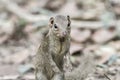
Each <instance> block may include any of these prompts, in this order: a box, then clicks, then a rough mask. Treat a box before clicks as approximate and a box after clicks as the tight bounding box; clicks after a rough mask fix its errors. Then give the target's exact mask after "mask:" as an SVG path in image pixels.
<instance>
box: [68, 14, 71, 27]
mask: <svg viewBox="0 0 120 80" xmlns="http://www.w3.org/2000/svg"><path fill="white" fill-rule="evenodd" d="M67 20H68V26H70V24H71V21H70V16H69V15H67Z"/></svg>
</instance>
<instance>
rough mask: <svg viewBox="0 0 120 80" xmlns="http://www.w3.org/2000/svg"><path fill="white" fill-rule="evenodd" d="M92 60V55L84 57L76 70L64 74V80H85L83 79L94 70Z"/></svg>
mask: <svg viewBox="0 0 120 80" xmlns="http://www.w3.org/2000/svg"><path fill="white" fill-rule="evenodd" d="M93 59H94V57H93V55H91V54H87V55H85V56H84V58H83V59H82V63H81V64H80V65H79V66H78V67H77V68H76V69H74V70H73V71H72V72H66V74H65V78H66V79H65V80H85V78H87V76H88V75H89V74H90V73H92V72H94V70H95V62H94V60H93Z"/></svg>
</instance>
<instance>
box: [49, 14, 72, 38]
mask: <svg viewBox="0 0 120 80" xmlns="http://www.w3.org/2000/svg"><path fill="white" fill-rule="evenodd" d="M49 22H50V23H49V27H50V30H51V32H53V34H54V35H56V36H57V37H65V36H68V35H70V31H71V26H70V24H71V21H70V16H62V15H57V16H56V17H54V18H53V17H51V18H50V21H49Z"/></svg>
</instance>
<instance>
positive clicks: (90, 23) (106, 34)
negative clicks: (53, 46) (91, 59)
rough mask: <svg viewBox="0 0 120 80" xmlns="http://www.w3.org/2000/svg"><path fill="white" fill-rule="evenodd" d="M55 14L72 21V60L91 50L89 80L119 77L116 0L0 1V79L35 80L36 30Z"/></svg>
mask: <svg viewBox="0 0 120 80" xmlns="http://www.w3.org/2000/svg"><path fill="white" fill-rule="evenodd" d="M57 14H62V15H70V17H71V20H72V24H71V27H72V31H71V47H70V54H71V57H70V60H71V62H72V64H73V65H74V66H77V65H78V63H80V62H83V61H80V59H81V56H82V54H85V53H92V54H94V55H95V61H97V70H96V72H95V73H94V74H93V75H92V77H90V78H91V80H120V0H0V80H34V69H33V67H34V66H33V57H34V55H35V53H36V51H37V48H38V46H39V43H40V32H41V31H43V30H44V29H46V28H47V25H48V21H49V18H50V17H51V16H55V15H57ZM105 74H106V75H105Z"/></svg>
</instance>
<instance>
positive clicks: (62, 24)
mask: <svg viewBox="0 0 120 80" xmlns="http://www.w3.org/2000/svg"><path fill="white" fill-rule="evenodd" d="M70 24H71V21H70V17H69V16H62V15H57V16H56V17H54V18H53V17H51V18H50V20H49V29H48V30H46V31H44V32H43V33H42V38H41V43H40V46H39V49H38V52H37V54H36V57H35V77H36V80H84V78H85V77H86V76H87V75H88V74H89V72H91V70H90V68H92V67H91V66H93V64H92V63H91V60H90V59H89V58H88V57H89V56H88V57H87V58H85V59H84V60H83V63H84V64H82V65H80V66H79V67H78V68H77V69H75V70H73V71H71V72H67V73H65V72H64V71H63V64H64V61H63V57H64V56H65V55H66V54H67V53H69V47H70V31H71V27H70ZM89 66H90V68H89Z"/></svg>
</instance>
